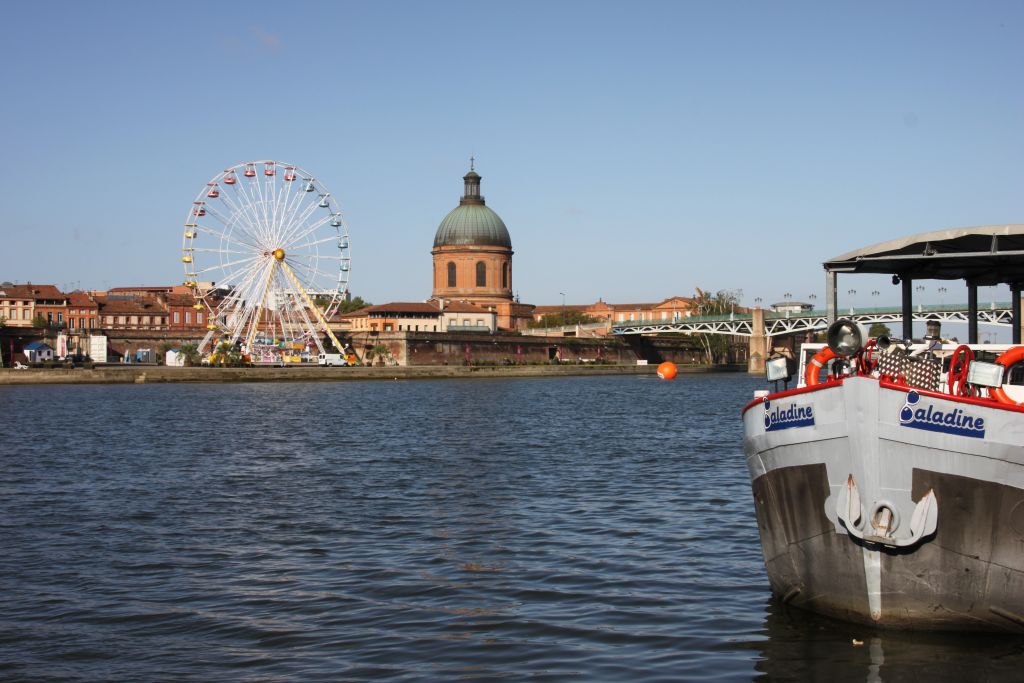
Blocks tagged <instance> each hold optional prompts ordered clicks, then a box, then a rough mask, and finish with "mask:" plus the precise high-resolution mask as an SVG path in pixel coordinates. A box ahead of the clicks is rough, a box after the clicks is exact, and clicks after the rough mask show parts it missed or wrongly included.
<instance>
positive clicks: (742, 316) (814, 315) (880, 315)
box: [612, 302, 1013, 337]
mask: <svg viewBox="0 0 1024 683" xmlns="http://www.w3.org/2000/svg"><path fill="white" fill-rule="evenodd" d="M842 317H844V318H850V319H852V320H855V321H857V322H859V323H862V324H864V325H871V324H873V323H892V322H897V321H902V320H903V315H902V313H901V311H900V309H898V308H865V309H861V310H860V311H857V310H855V309H854V310H851V311H849V313H847V314H846V315H843V316H842ZM927 320H938V321H940V322H943V323H946V322H956V323H967V304H950V305H939V306H918V307H917V311H915V312H914V321H915V322H924V321H927ZM1012 321H1013V311H1012V310H1011V308H1010V304H1009V302H1000V303H993V304H992V305H991V307H990V308H987V309H981V310H979V311H978V323H979V324H982V325H1000V326H1009V325H1011V324H1012ZM764 328H765V329H764V334H765V336H767V337H778V336H782V335H787V334H797V333H801V332H819V331H822V330H825V329H827V328H828V315H827V314H826V312H825V311H806V312H803V313H792V314H789V315H786V314H781V313H767V312H766V313H765V316H764ZM659 332H676V333H683V334H725V335H732V336H736V337H750V336H753V335H754V330H753V316H752V315H751V314H750V313H732V314H729V315H724V316H695V317H690V318H682V319H678V320H629V321H625V322H618V323H615V324H614V325H612V334H616V335H629V334H657V333H659Z"/></svg>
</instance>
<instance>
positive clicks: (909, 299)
mask: <svg viewBox="0 0 1024 683" xmlns="http://www.w3.org/2000/svg"><path fill="white" fill-rule="evenodd" d="M900 283H901V284H902V285H903V338H904V339H911V338H913V336H914V281H913V280H911V279H910V278H909V277H904V276H902V275H901V276H900Z"/></svg>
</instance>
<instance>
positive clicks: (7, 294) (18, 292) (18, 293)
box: [0, 284, 64, 299]
mask: <svg viewBox="0 0 1024 683" xmlns="http://www.w3.org/2000/svg"><path fill="white" fill-rule="evenodd" d="M0 297H4V298H8V299H63V298H64V293H63V292H61V291H60V290H59V289H57V288H56V287H55V286H54V285H31V284H30V285H7V286H4V287H0Z"/></svg>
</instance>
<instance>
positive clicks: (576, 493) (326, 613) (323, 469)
mask: <svg viewBox="0 0 1024 683" xmlns="http://www.w3.org/2000/svg"><path fill="white" fill-rule="evenodd" d="M761 385H762V382H761V381H760V380H757V379H752V378H749V377H746V376H711V377H708V376H683V377H682V378H681V380H679V381H676V382H660V381H658V380H655V379H653V378H648V377H613V378H566V379H533V380H495V381H488V380H472V381H437V382H431V381H419V382H366V383H361V382H360V383H339V384H319V383H317V384H262V385H250V384H245V385H242V384H239V385H198V386H197V385H163V386H153V385H139V386H101V387H93V386H70V387H18V388H0V415H2V416H3V423H2V425H0V435H2V441H0V444H2V451H3V452H2V453H0V465H2V479H0V551H2V552H0V678H3V679H5V680H21V679H28V680H133V681H134V680H204V681H208V680H266V681H270V680H304V681H305V680H326V681H335V680H425V681H432V680H452V679H465V680H488V679H499V678H500V679H507V680H522V679H527V678H530V679H539V680H556V681H557V680H573V679H575V680H610V681H644V682H646V681H661V680H664V681H671V680H702V681H708V680H722V681H743V680H757V679H771V680H813V679H818V680H823V679H833V680H868V681H870V680H918V679H919V677H922V676H924V677H927V678H929V679H931V680H956V681H961V680H1015V679H1017V678H1019V676H1018V674H1019V671H1020V670H1021V669H1022V668H1024V647H1022V643H1021V642H1020V641H1019V640H1016V639H1005V638H993V637H992V636H986V637H984V638H968V637H964V636H910V635H905V634H884V633H873V632H870V630H869V629H865V628H864V627H858V626H851V625H846V624H841V623H837V622H830V621H825V620H822V619H819V618H816V617H812V616H809V615H806V614H802V613H794V612H788V611H786V610H785V609H783V608H782V607H780V606H779V605H778V604H777V603H776V602H775V601H773V600H772V599H770V594H769V590H768V583H767V579H766V577H765V575H764V567H763V563H762V556H761V551H760V546H759V544H758V539H757V529H756V525H755V523H754V518H753V506H752V503H751V497H750V488H749V482H748V479H747V473H746V467H745V464H744V461H743V456H742V447H741V425H740V420H739V411H740V409H741V407H742V406H743V405H744V404H745V403H746V402H747V400H748V399H749V397H750V396H751V394H752V391H753V390H754V388H761ZM855 641H856V642H855ZM861 641H863V645H859V644H857V643H860V642H861Z"/></svg>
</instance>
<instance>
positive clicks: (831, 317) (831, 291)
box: [825, 270, 839, 325]
mask: <svg viewBox="0 0 1024 683" xmlns="http://www.w3.org/2000/svg"><path fill="white" fill-rule="evenodd" d="M825 308H826V313H827V315H828V324H829V325H831V324H832V323H834V322H835V321H836V310H837V309H838V308H839V299H838V298H836V273H835V271H833V270H826V271H825Z"/></svg>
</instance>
